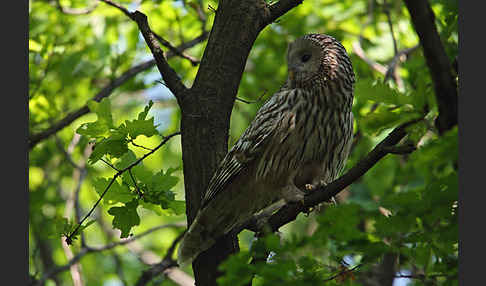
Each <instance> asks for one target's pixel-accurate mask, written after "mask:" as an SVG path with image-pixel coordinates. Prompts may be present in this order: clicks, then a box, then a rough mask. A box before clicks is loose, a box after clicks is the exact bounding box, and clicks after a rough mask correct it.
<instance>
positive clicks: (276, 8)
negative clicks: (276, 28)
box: [264, 0, 304, 25]
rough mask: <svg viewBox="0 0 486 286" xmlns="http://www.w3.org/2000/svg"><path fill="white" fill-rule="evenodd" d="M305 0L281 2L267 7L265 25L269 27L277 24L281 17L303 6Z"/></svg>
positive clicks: (282, 0)
mask: <svg viewBox="0 0 486 286" xmlns="http://www.w3.org/2000/svg"><path fill="white" fill-rule="evenodd" d="M302 2H304V1H303V0H280V1H278V2H276V3H274V4H272V5H269V6H267V10H266V13H265V19H264V24H265V25H268V24H270V23H273V22H275V21H276V20H277V19H278V18H279V17H280V16H282V15H284V14H285V13H287V12H288V11H290V10H291V9H293V8H294V7H296V6H298V5H300V4H302Z"/></svg>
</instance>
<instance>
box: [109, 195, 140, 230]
mask: <svg viewBox="0 0 486 286" xmlns="http://www.w3.org/2000/svg"><path fill="white" fill-rule="evenodd" d="M137 207H138V201H137V200H133V201H131V202H129V203H126V204H125V206H123V207H112V208H110V209H109V210H108V213H109V214H110V215H112V216H114V217H113V222H112V225H113V227H114V228H118V229H119V230H121V235H120V238H125V237H128V236H129V235H130V230H131V229H132V227H134V226H136V225H139V224H140V217H139V216H138V213H137Z"/></svg>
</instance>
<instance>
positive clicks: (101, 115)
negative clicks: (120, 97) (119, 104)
mask: <svg viewBox="0 0 486 286" xmlns="http://www.w3.org/2000/svg"><path fill="white" fill-rule="evenodd" d="M88 107H89V110H91V111H92V112H94V113H96V115H97V116H98V121H100V122H104V123H106V124H107V125H108V126H109V127H110V128H112V127H114V126H113V118H112V115H111V102H110V99H109V98H107V97H105V98H103V99H102V100H101V101H100V102H96V101H94V100H91V101H89V102H88Z"/></svg>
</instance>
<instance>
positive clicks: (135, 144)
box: [129, 139, 153, 151]
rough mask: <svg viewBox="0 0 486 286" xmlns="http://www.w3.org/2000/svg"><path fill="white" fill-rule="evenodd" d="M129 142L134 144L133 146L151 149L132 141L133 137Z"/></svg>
mask: <svg viewBox="0 0 486 286" xmlns="http://www.w3.org/2000/svg"><path fill="white" fill-rule="evenodd" d="M129 142H130V143H132V145H133V146H135V147H139V148H142V149H145V150H149V151H152V150H153V149H151V148H148V147H145V146H142V145H138V144H137V143H135V142H133V139H131V140H130V141H129Z"/></svg>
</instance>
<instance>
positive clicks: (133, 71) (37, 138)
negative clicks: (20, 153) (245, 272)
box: [28, 31, 209, 149]
mask: <svg viewBox="0 0 486 286" xmlns="http://www.w3.org/2000/svg"><path fill="white" fill-rule="evenodd" d="M208 34H209V33H208V32H206V31H204V32H203V33H202V34H201V35H199V36H198V37H196V38H194V39H193V40H191V41H188V42H186V43H184V44H181V45H179V46H178V47H177V50H178V51H183V50H186V49H188V48H191V47H193V46H195V45H197V44H199V43H201V42H203V41H205V40H206V39H207V37H208ZM175 55H176V54H175V53H173V52H172V51H169V52H168V53H167V58H168V59H169V58H171V57H174V56H175ZM154 65H155V60H149V61H146V62H143V63H141V64H138V65H136V66H134V67H132V68H130V69H129V70H127V71H126V72H124V73H123V74H122V75H121V76H120V77H118V78H116V79H115V80H113V81H112V82H110V83H109V84H108V85H107V86H105V87H104V88H103V89H102V90H101V91H100V92H98V93H97V94H96V95H95V96H94V97H93V98H92V99H91V100H94V101H97V102H99V101H101V100H102V99H103V98H105V97H108V96H110V95H111V94H112V92H113V91H114V90H115V89H116V88H118V87H119V86H121V85H122V84H124V83H125V82H127V81H128V80H130V79H131V78H133V77H134V76H136V75H137V74H139V73H141V72H143V71H146V70H148V69H150V68H152V67H153V66H154ZM89 112H90V110H89V108H88V105H84V106H83V107H81V108H79V109H78V110H76V111H73V112H70V113H68V114H67V115H66V116H65V117H64V118H62V119H61V120H59V121H57V122H56V123H54V124H52V125H51V126H50V127H49V128H47V129H46V130H44V131H41V132H39V133H35V134H31V135H30V136H29V139H28V141H29V149H32V148H33V147H34V146H35V145H37V144H38V143H39V142H41V141H43V140H45V139H47V138H49V137H50V136H51V135H53V134H55V133H57V132H59V131H60V130H62V129H63V128H65V127H66V126H68V125H69V124H71V123H72V122H73V121H74V120H76V119H78V118H79V117H81V116H83V115H85V114H88V113H89Z"/></svg>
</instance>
